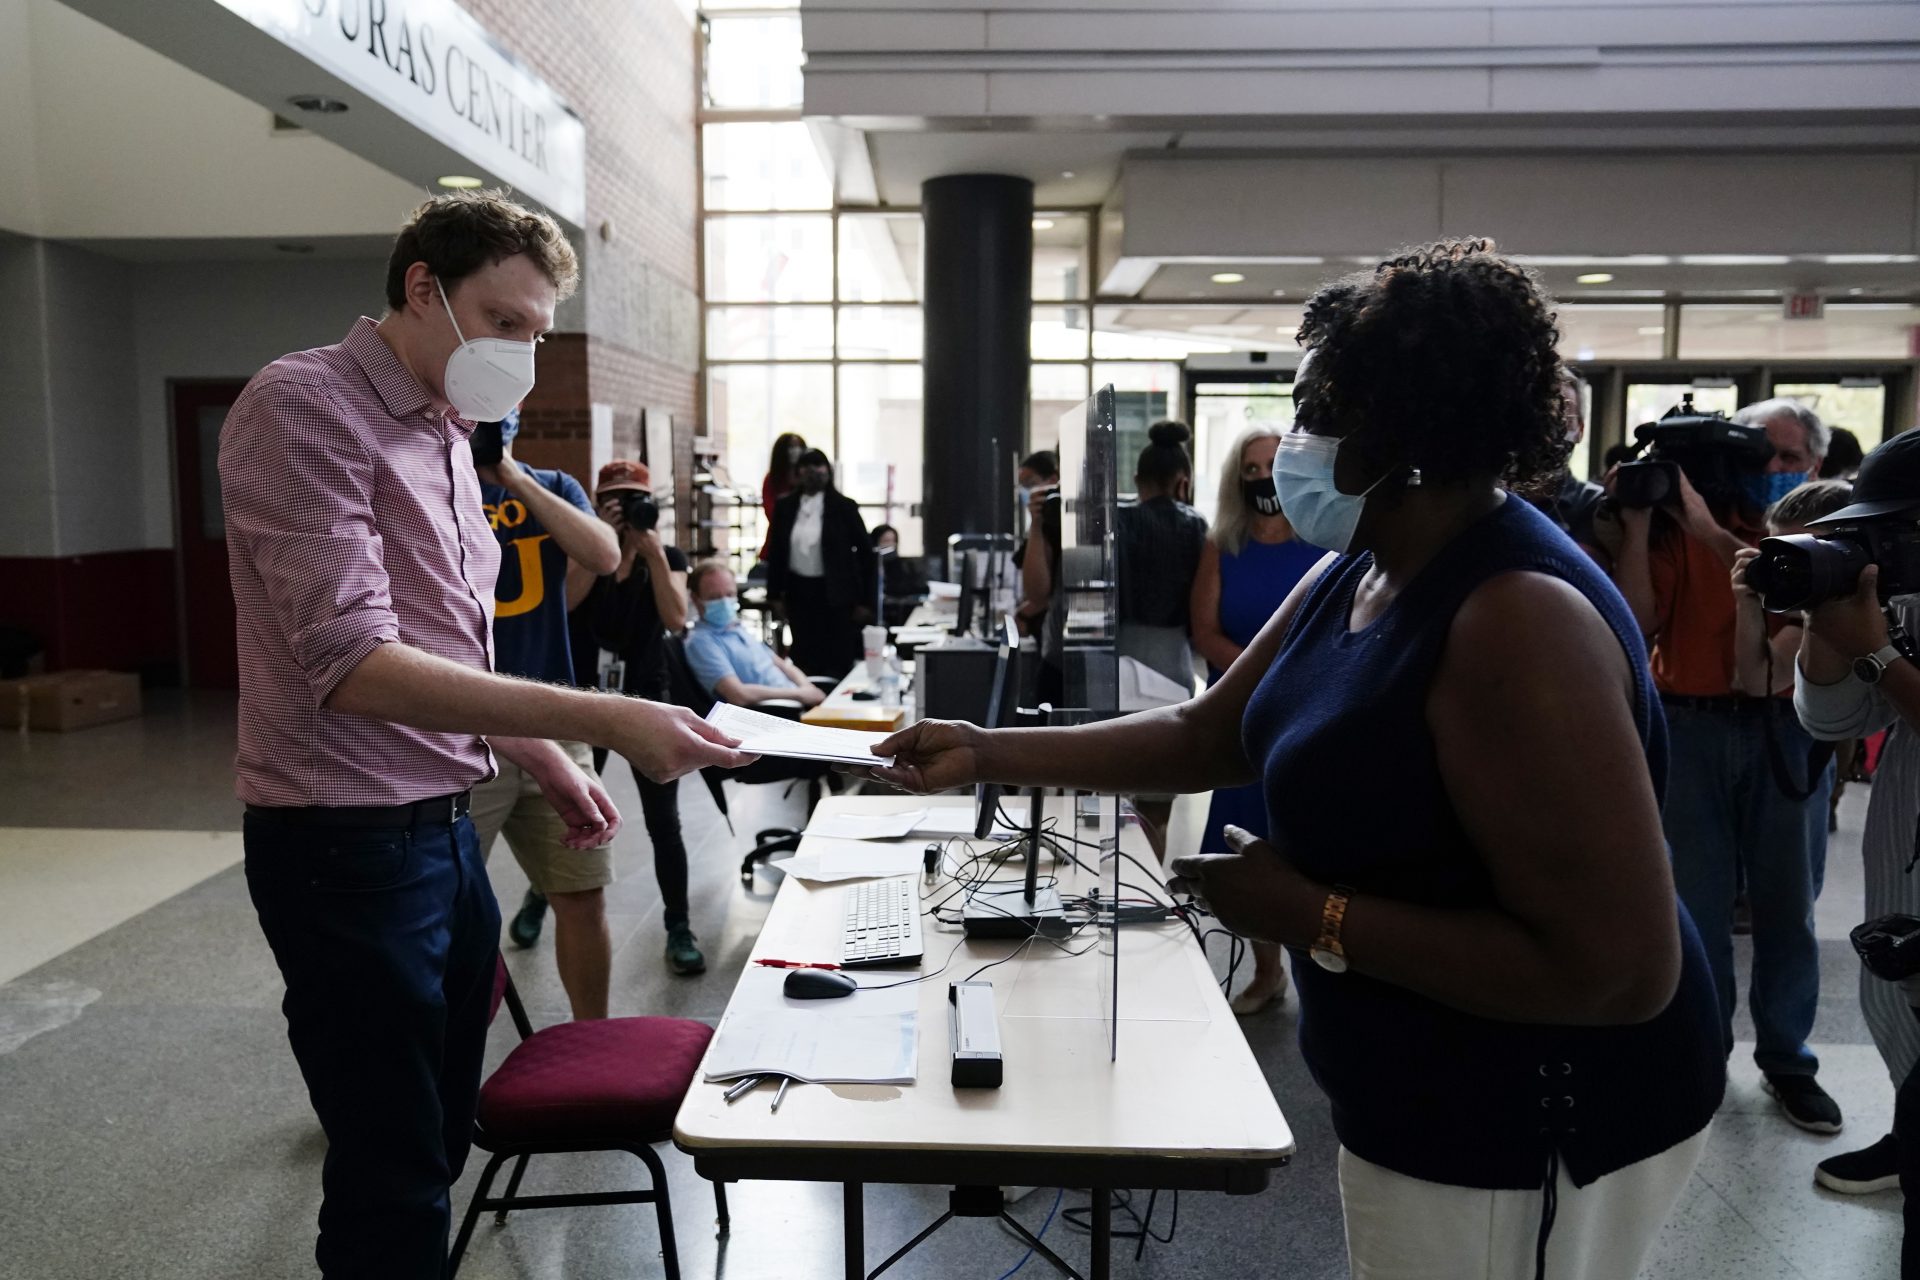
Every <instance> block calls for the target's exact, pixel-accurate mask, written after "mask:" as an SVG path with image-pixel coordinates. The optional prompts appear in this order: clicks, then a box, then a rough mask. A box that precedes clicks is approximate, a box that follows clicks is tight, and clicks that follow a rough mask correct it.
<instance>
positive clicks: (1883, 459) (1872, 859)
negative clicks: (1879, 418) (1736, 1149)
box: [1748, 433, 1920, 1277]
mask: <svg viewBox="0 0 1920 1280" xmlns="http://www.w3.org/2000/svg"><path fill="white" fill-rule="evenodd" d="M1852 499H1853V501H1852V504H1851V505H1850V506H1847V507H1844V508H1843V509H1841V510H1839V511H1836V512H1834V513H1832V514H1831V515H1828V516H1826V517H1824V518H1822V519H1819V520H1814V521H1810V522H1808V523H1809V526H1810V527H1809V529H1808V533H1809V534H1810V535H1812V536H1807V537H1797V538H1788V539H1783V540H1782V541H1780V542H1768V543H1765V544H1763V545H1762V549H1761V551H1760V552H1759V553H1758V556H1757V559H1756V563H1755V564H1754V565H1753V566H1750V567H1749V570H1748V581H1749V583H1750V584H1754V585H1757V586H1759V587H1761V588H1762V594H1763V595H1764V596H1765V598H1766V602H1767V604H1768V606H1769V607H1772V608H1789V607H1792V608H1805V609H1807V611H1808V612H1807V615H1806V618H1807V622H1806V632H1805V638H1804V640H1803V642H1802V644H1801V648H1800V655H1799V661H1798V663H1797V664H1796V666H1795V669H1794V705H1795V708H1796V710H1797V711H1798V712H1799V715H1800V720H1801V723H1802V724H1804V725H1805V726H1806V728H1807V730H1808V732H1810V733H1812V734H1813V736H1814V737H1816V738H1820V739H1824V740H1827V741H1849V740H1852V739H1856V738H1863V737H1866V736H1868V735H1870V734H1873V733H1877V732H1879V731H1880V730H1882V729H1885V728H1888V727H1889V726H1891V727H1892V732H1891V733H1889V734H1888V736H1887V745H1886V748H1885V750H1883V751H1882V752H1881V754H1880V764H1879V768H1878V769H1877V770H1876V772H1875V774H1874V785H1873V789H1872V792H1871V798H1870V799H1869V801H1868V803H1867V823H1866V832H1865V836H1864V839H1863V840H1862V843H1861V852H1862V855H1863V858H1864V861H1865V864H1866V866H1865V871H1866V917H1867V919H1868V921H1869V922H1870V924H1869V925H1868V926H1863V929H1866V930H1867V931H1869V932H1879V933H1880V934H1882V935H1883V936H1889V935H1891V936H1899V935H1912V934H1913V933H1914V932H1915V929H1916V928H1920V920H1916V919H1914V917H1916V916H1920V875H1916V874H1915V872H1914V871H1913V870H1912V862H1913V856H1914V852H1915V850H1916V849H1917V848H1920V736H1917V735H1920V666H1916V665H1915V663H1914V660H1913V653H1914V650H1913V649H1912V648H1911V642H1910V641H1909V640H1907V639H1906V635H1910V634H1911V632H1912V629H1913V628H1914V627H1915V626H1920V594H1916V593H1920V434H1914V433H1909V434H1906V435H1901V436H1896V437H1894V438H1893V439H1892V440H1889V441H1888V442H1887V443H1885V444H1883V445H1881V446H1880V447H1879V448H1877V449H1875V450H1874V451H1873V452H1872V453H1870V454H1868V455H1867V457H1866V459H1865V461H1864V462H1863V463H1862V464H1861V467H1860V478H1859V480H1858V482H1857V483H1856V484H1855V485H1854V488H1853V494H1852ZM1890 620H1891V621H1890ZM1892 622H1897V623H1898V626H1899V631H1900V632H1901V633H1904V634H1899V635H1896V633H1895V628H1894V626H1893V625H1892ZM1888 917H1892V918H1893V921H1894V923H1892V924H1889V922H1888V919H1887V918H1888ZM1901 917H1905V919H1904V922H1902V921H1901ZM1903 925H1904V927H1903ZM1859 933H1860V931H1856V939H1858V937H1859ZM1894 950H1895V951H1896V952H1897V953H1902V954H1904V953H1910V952H1911V951H1912V950H1914V948H1913V946H1912V944H1911V943H1909V944H1907V945H1905V946H1901V947H1896V948H1894ZM1863 954H1864V955H1866V956H1867V959H1868V962H1869V966H1868V967H1863V968H1862V970H1861V973H1860V1007H1861V1010H1862V1012H1863V1013H1865V1015H1866V1019H1867V1026H1868V1029H1869V1030H1870V1031H1871V1032H1872V1033H1873V1041H1874V1044H1875V1046H1876V1047H1878V1049H1879V1050H1880V1057H1881V1060H1882V1061H1883V1062H1884V1063H1885V1064H1886V1067H1887V1071H1888V1074H1889V1075H1890V1076H1891V1077H1892V1079H1893V1082H1894V1084H1895V1085H1896V1086H1897V1087H1898V1090H1899V1094H1898V1101H1897V1104H1896V1107H1895V1111H1894V1124H1893V1127H1894V1132H1893V1133H1892V1134H1889V1135H1887V1136H1886V1137H1884V1138H1882V1139H1881V1140H1880V1141H1878V1142H1876V1143H1874V1144H1873V1145H1872V1146H1869V1147H1866V1148H1864V1149H1862V1150H1859V1151H1852V1152H1848V1153H1846V1154H1843V1155H1837V1156H1833V1157H1831V1158H1829V1159H1827V1160H1823V1161H1821V1162H1820V1165H1819V1167H1818V1169H1817V1171H1816V1173H1815V1175H1814V1176H1815V1179H1816V1180H1817V1181H1818V1182H1819V1183H1820V1185H1821V1186H1824V1187H1826V1188H1828V1189H1829V1190H1832V1191H1838V1192H1841V1193H1843V1194H1853V1195H1861V1194H1866V1193H1869V1192H1874V1191H1881V1190H1886V1189H1888V1188H1891V1187H1893V1186H1895V1185H1899V1186H1900V1187H1901V1188H1902V1189H1903V1190H1904V1191H1905V1192H1906V1194H1907V1213H1908V1215H1909V1216H1908V1220H1907V1228H1908V1229H1907V1235H1906V1244H1905V1246H1904V1250H1903V1255H1902V1274H1903V1275H1906V1276H1909V1277H1920V1219H1916V1217H1915V1215H1920V1072H1917V1071H1916V1067H1917V1066H1920V1007H1916V1006H1920V979H1916V978H1915V977H1913V976H1912V966H1913V963H1914V962H1913V961H1912V960H1911V959H1910V958H1909V959H1906V960H1905V962H1904V963H1901V960H1902V954H1895V955H1893V956H1891V957H1888V959H1890V960H1891V961H1892V962H1893V963H1892V964H1891V966H1889V965H1888V964H1887V963H1885V962H1883V961H1882V960H1881V959H1880V958H1879V957H1877V956H1874V955H1872V954H1869V953H1868V952H1867V951H1865V950H1863Z"/></svg>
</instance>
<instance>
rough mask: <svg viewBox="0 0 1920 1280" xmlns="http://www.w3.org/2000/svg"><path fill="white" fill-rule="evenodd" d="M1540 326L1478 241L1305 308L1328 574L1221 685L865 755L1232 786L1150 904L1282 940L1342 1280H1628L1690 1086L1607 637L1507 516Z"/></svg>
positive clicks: (1041, 776) (1533, 427)
mask: <svg viewBox="0 0 1920 1280" xmlns="http://www.w3.org/2000/svg"><path fill="white" fill-rule="evenodd" d="M1558 336H1559V335H1558V333H1557V332H1556V330H1555V328H1554V316H1553V312H1552V310H1551V304H1550V302H1549V301H1548V299H1547V298H1546V297H1545V296H1544V295H1543V294H1542V292H1541V291H1540V289H1539V288H1538V286H1537V284H1536V283H1535V281H1534V280H1533V279H1532V277H1531V276H1530V275H1529V274H1528V273H1527V272H1526V271H1524V270H1523V269H1521V268H1520V267H1518V266H1516V265H1514V264H1513V263H1511V262H1509V261H1508V260H1506V259H1505V258H1502V257H1500V256H1499V255H1498V254H1496V253H1495V252H1494V250H1493V246H1492V244H1491V243H1490V242H1488V241H1483V240H1465V241H1447V242H1442V243H1439V244H1435V245H1430V246H1427V247H1425V248H1422V249H1418V250H1414V251H1410V252H1408V253H1406V254H1404V255H1403V256H1400V257H1397V258H1394V259H1391V260H1389V261H1386V262H1383V263H1381V264H1380V265H1379V266H1378V267H1376V268H1375V269H1374V270H1373V271H1371V272H1366V273H1362V274H1360V275H1356V276H1352V277H1349V278H1347V279H1345V280H1341V281H1338V282H1336V283H1334V284H1331V285H1328V286H1326V287H1325V288H1323V289H1322V290H1320V292H1319V293H1317V294H1316V295H1315V296H1314V297H1313V299H1312V300H1311V301H1310V302H1309V303H1308V304H1307V309H1306V315H1305V319H1304V321H1303V323H1302V325H1301V329H1300V339H1301V341H1302V343H1303V344H1304V345H1305V346H1306V347H1307V348H1308V360H1307V362H1306V363H1305V364H1304V365H1303V366H1302V369H1301V373H1300V375H1299V378H1298V380H1297V381H1296V382H1295V384H1294V387H1295V390H1294V396H1295V404H1296V406H1297V411H1298V414H1299V418H1298V421H1297V423H1296V427H1295V430H1294V431H1293V432H1291V433H1289V434H1288V436H1287V437H1285V439H1284V440H1283V443H1282V446H1281V449H1280V453H1279V455H1278V457H1277V459H1276V474H1277V476H1278V478H1279V489H1280V501H1281V505H1282V506H1283V507H1284V508H1285V510H1286V512H1287V515H1288V517H1289V518H1290V519H1291V520H1292V521H1293V523H1294V525H1295V527H1296V529H1297V530H1298V531H1299V533H1300V536H1301V537H1302V538H1304V539H1306V540H1307V541H1309V542H1312V543H1315V544H1317V545H1319V546H1323V547H1327V548H1329V550H1330V551H1331V552H1332V553H1333V554H1331V555H1329V556H1328V557H1327V559H1326V560H1325V561H1324V562H1323V563H1322V564H1321V565H1320V566H1319V567H1318V568H1317V569H1316V570H1315V571H1314V572H1312V573H1309V574H1308V575H1307V576H1306V577H1305V578H1304V579H1302V580H1301V583H1300V585H1299V586H1298V587H1297V588H1296V589H1295V590H1294V591H1293V592H1292V594H1291V595H1290V596H1289V597H1288V599H1287V601H1286V603H1285V604H1283V605H1282V606H1281V608H1280V610H1279V611H1278V612H1277V613H1276V614H1275V615H1274V617H1273V620H1272V621H1271V622H1269V623H1268V624H1267V626H1266V628H1265V629H1264V630H1262V631H1261V633H1260V635H1259V636H1258V637H1257V638H1256V639H1255V640H1254V642H1253V644H1252V645H1251V646H1249V648H1248V649H1247V651H1246V653H1245V655H1244V656H1243V658H1242V659H1241V660H1240V661H1238V662H1236V663H1235V664H1234V666H1233V668H1232V670H1230V671H1229V672H1228V673H1227V675H1226V677H1225V678H1224V679H1222V680H1221V681H1220V682H1219V683H1217V684H1215V685H1214V686H1213V687H1212V688H1210V689H1209V690H1207V692H1206V693H1204V694H1202V695H1201V696H1200V697H1199V698H1196V699H1194V700H1193V701H1191V702H1188V703H1185V704H1182V705H1180V706H1176V707H1169V708H1166V709H1163V710H1156V711H1150V712H1145V713H1141V714H1138V715H1134V716H1129V717H1126V718H1124V719H1121V720H1115V721H1110V722H1107V723H1104V724H1098V725H1090V726H1084V727H1080V728H1072V729H1016V730H999V731H993V732H988V731H984V730H981V729H978V728H974V727H972V726H969V725H961V724H953V723H947V722H931V721H930V722H925V723H922V724H920V725H917V726H915V727H913V728H911V729H908V730H905V731H903V732H902V733H899V734H896V735H894V736H893V737H892V738H891V739H889V740H888V741H886V742H884V743H882V744H881V745H880V746H878V747H876V748H875V751H876V752H878V753H882V754H888V753H891V754H893V755H895V756H896V757H897V758H896V762H895V764H894V765H893V766H892V767H891V768H887V769H879V770H876V771H875V772H876V774H877V775H878V776H880V777H881V778H883V779H885V780H887V781H890V782H893V783H895V784H897V785H900V786H904V787H907V788H909V789H914V790H938V789H941V788H945V787H951V786H957V785H962V784H967V783H972V782H974V781H976V780H987V781H995V782H1005V783H1017V784H1027V785H1043V786H1064V787H1074V788H1079V789H1083V790H1091V791H1101V792H1117V793H1122V794H1124V793H1127V792H1130V791H1137V790H1142V789H1147V788H1159V789H1169V785H1170V783H1171V787H1172V789H1178V790H1183V791H1206V790H1210V789H1212V788H1216V787H1224V786H1234V785H1240V784H1245V783H1249V782H1258V783H1259V784H1260V785H1261V786H1262V787H1263V788H1264V789H1265V793H1266V798H1267V809H1268V816H1269V821H1270V830H1271V838H1270V839H1269V840H1255V839H1252V838H1251V837H1249V836H1247V835H1246V833H1244V832H1239V831H1234V832H1232V833H1231V834H1230V844H1231V845H1232V846H1233V848H1234V852H1232V853H1229V854H1224V855H1204V856H1198V857H1191V858H1184V859H1179V860H1177V861H1176V863H1175V867H1174V869H1175V871H1176V872H1177V873H1178V874H1179V878H1178V879H1177V880H1176V882H1175V886H1174V887H1175V888H1181V887H1185V888H1186V889H1188V890H1189V891H1191V892H1192V893H1194V894H1195V896H1197V897H1199V898H1201V899H1203V900H1205V901H1206V902H1209V903H1211V904H1212V905H1213V908H1214V910H1215V912H1216V914H1217V915H1218V916H1219V918H1220V920H1221V923H1223V924H1224V925H1226V926H1227V927H1228V928H1231V929H1233V930H1234V931H1236V932H1239V933H1243V934H1247V935H1250V936H1254V937H1259V938H1266V939H1270V940H1272V941H1275V942H1279V943H1282V944H1284V945H1286V946H1289V947H1291V948H1292V949H1293V950H1294V952H1295V956H1294V960H1295V963H1294V966H1293V968H1294V973H1295V975H1296V976H1295V981H1296V984H1297V985H1298V988H1299V993H1300V1005H1301V1019H1300V1044H1301V1050H1302V1053H1303V1055H1304V1056H1305V1058H1306V1060H1307V1063H1308V1065H1309V1067H1310V1068H1311V1069H1312V1071H1313V1074H1314V1078H1315V1079H1316V1080H1317V1081H1318V1082H1319V1084H1320V1085H1321V1087H1322V1088H1323V1089H1324V1090H1325V1091H1326V1093H1327V1096H1328V1098H1329V1100H1330V1101H1331V1103H1332V1107H1333V1121H1334V1128H1335V1131H1336V1132H1337V1133H1338V1135H1339V1138H1340V1143H1341V1147H1342V1150H1341V1153H1340V1178H1341V1191H1342V1197H1343V1200H1344V1202H1345V1205H1346V1214H1347V1239H1348V1248H1349V1253H1350V1255H1351V1260H1352V1265H1353V1275H1354V1276H1355V1277H1356V1280H1368V1277H1375V1276H1388V1275H1391V1276H1394V1277H1434V1278H1435V1280H1440V1278H1442V1277H1448V1278H1450V1277H1457V1276H1461V1275H1476V1276H1478V1275H1486V1276H1500V1277H1508V1276H1512V1277H1521V1276H1525V1275H1527V1274H1535V1275H1549V1276H1553V1277H1555V1278H1556V1280H1559V1278H1561V1277H1579V1278H1581V1280H1603V1278H1604V1280H1631V1278H1632V1277H1633V1276H1634V1275H1635V1273H1636V1272H1637V1270H1638V1268H1639V1265H1640V1261H1641V1258H1642V1256H1643V1255H1644V1254H1645V1252H1646V1250H1647V1247H1648V1246H1649V1245H1650V1244H1651V1242H1652V1241H1653V1239H1654V1236H1655V1234H1656V1233H1657V1232H1658V1230H1659V1228H1660V1225H1661V1223H1662V1222H1663V1221H1664V1220H1665V1218H1666V1216H1667V1214H1668V1212H1669V1211H1670V1210H1671V1208H1672V1207H1673V1205H1674V1203H1675V1201H1676V1200H1677V1199H1678V1197H1679V1195H1680V1192H1681V1191H1682V1189H1683V1188H1684V1186H1685V1183H1686V1180H1687V1178H1688V1176H1689V1174H1690V1173H1691V1171H1692V1169H1693V1166H1694V1164H1695V1162H1696V1161H1697V1159H1698V1157H1699V1154H1700V1151H1701V1149H1702V1147H1703V1146H1704V1143H1705V1139H1706V1129H1707V1126H1708V1124H1709V1123H1710V1121H1711V1119H1712V1116H1713V1112H1714V1110H1715V1108H1716V1107H1717V1106H1718V1105H1719V1102H1720V1098H1721V1094H1722V1091H1723V1089H1724V1086H1725V1079H1726V1062H1725V1052H1724V1047H1723V1045H1722V1043H1721V1036H1720V1030H1719V1012H1718V1006H1717V1004H1716V1001H1715V997H1714V993H1713V988H1712V985H1711V980H1710V978H1709V976H1708V972H1707V967H1706V959H1705V955H1704V953H1703V952H1702V950H1701V946H1700V940H1699V937H1698V935H1697V934H1696V933H1695V932H1694V929H1693V925H1692V922H1691V921H1690V920H1689V919H1688V918H1687V916H1686V913H1685V911H1684V910H1683V909H1682V908H1681V907H1680V905H1679V902H1678V900H1677V898H1676V897H1675V894H1674V887H1673V878H1672V874H1671V871H1670V868H1669V865H1668V854H1667V848H1666V845H1665V843H1664V841H1663V840H1662V837H1661V829H1660V802H1661V793H1662V790H1663V788H1664V786H1665V781H1666V730H1665V723H1664V721H1663V720H1662V718H1661V713H1660V705H1659V702H1658V700H1657V699H1656V698H1655V697H1654V693H1653V689H1652V685H1651V680H1650V677H1649V675H1648V672H1647V661H1646V654H1645V651H1644V648H1643V646H1642V643H1641V638H1640V633H1639V629H1638V628H1637V627H1636V626H1635V625H1634V622H1633V618H1632V615H1631V614H1630V613H1629V612H1628V611H1627V608H1626V606H1625V604H1624V603H1623V602H1622V600H1621V598H1620V596H1619V594H1618V593H1617V592H1616V591H1615V590H1614V588H1613V586H1612V584H1611V583H1610V582H1608V580H1607V579H1606V578H1605V577H1604V576H1603V575H1602V574H1600V572H1599V571H1598V570H1597V569H1595V568H1594V566H1593V563H1592V562H1591V561H1590V560H1589V559H1588V558H1587V557H1586V555H1584V554H1583V553H1582V552H1581V551H1580V549H1579V548H1578V547H1576V546H1575V545H1574V544H1573V543H1572V542H1571V541H1569V540H1568V538H1567V537H1566V535H1565V534H1563V533H1561V532H1560V530H1558V529H1557V528H1555V527H1554V526H1553V524H1552V523H1551V522H1550V521H1548V520H1547V519H1546V518H1545V517H1544V516H1542V515H1540V513H1539V512H1538V511H1536V510H1535V509H1534V508H1533V507H1532V506H1530V505H1529V504H1528V503H1526V502H1524V501H1521V500H1519V499H1517V498H1515V497H1513V496H1512V495H1511V494H1510V493H1509V488H1510V487H1517V486H1522V485H1525V484H1526V483H1527V482H1529V481H1533V480H1536V479H1541V478H1547V477H1552V476H1554V475H1557V474H1558V472H1559V471H1560V469H1561V467H1562V465H1563V463H1564V461H1565V459H1566V456H1567V452H1568V447H1569V446H1568V441H1567V438H1566V433H1565V431H1564V427H1563V422H1562V412H1561V402H1560V387H1559V377H1560V369H1561V365H1560V360H1559V357H1558V356H1557V355H1556V354H1555V345H1556V343H1557V341H1558Z"/></svg>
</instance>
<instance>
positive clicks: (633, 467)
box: [593, 458, 653, 494]
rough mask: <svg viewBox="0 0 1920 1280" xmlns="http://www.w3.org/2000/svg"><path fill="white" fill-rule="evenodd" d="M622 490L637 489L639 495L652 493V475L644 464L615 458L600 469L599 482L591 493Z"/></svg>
mask: <svg viewBox="0 0 1920 1280" xmlns="http://www.w3.org/2000/svg"><path fill="white" fill-rule="evenodd" d="M622 489H637V490H639V491H640V492H641V493H652V492H653V475H652V473H651V472H649V471H648V470H647V464H646V463H644V462H634V461H632V460H631V459H628V458H615V459H614V460H613V461H612V462H609V463H608V464H607V465H606V466H604V467H602V468H600V480H599V483H597V484H595V485H594V487H593V491H594V492H595V493H596V494H601V493H618V492H619V491H620V490H622Z"/></svg>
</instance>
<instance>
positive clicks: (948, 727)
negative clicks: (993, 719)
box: [870, 720, 985, 795]
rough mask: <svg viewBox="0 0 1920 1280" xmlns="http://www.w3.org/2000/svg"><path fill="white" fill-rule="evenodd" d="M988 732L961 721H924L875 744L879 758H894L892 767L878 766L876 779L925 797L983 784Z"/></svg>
mask: <svg viewBox="0 0 1920 1280" xmlns="http://www.w3.org/2000/svg"><path fill="white" fill-rule="evenodd" d="M984 736H985V733H984V731H983V730H982V729H980V728H979V727H978V726H976V725H970V724H967V723H965V722H964V721H959V720H922V721H921V722H920V723H918V724H915V725H909V726H908V727H907V728H905V729H902V730H901V731H900V732H898V733H896V734H893V735H891V736H890V737H888V738H886V739H884V740H883V741H881V742H878V743H876V744H874V748H873V754H875V755H876V756H892V757H893V763H892V764H891V765H875V766H874V767H873V769H872V770H871V771H870V772H871V774H872V776H873V777H874V778H877V779H878V780H880V781H881V782H884V783H887V784H888V785H889V786H895V787H899V788H900V789H901V790H903V791H912V792H917V793H918V794H921V795H925V794H927V793H929V792H933V791H947V790H950V789H952V788H954V787H970V786H972V785H973V784H974V783H976V782H978V781H980V743H981V739H982V738H983V737H984Z"/></svg>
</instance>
